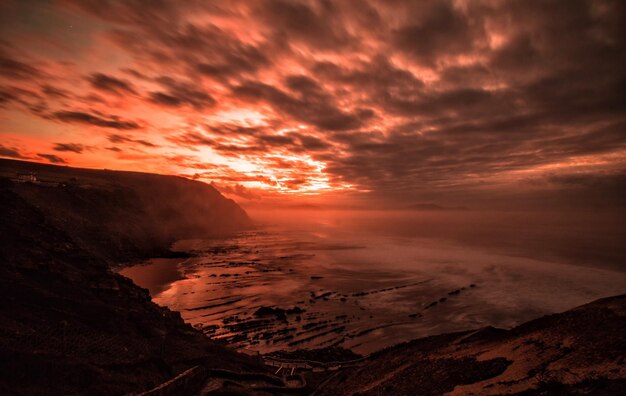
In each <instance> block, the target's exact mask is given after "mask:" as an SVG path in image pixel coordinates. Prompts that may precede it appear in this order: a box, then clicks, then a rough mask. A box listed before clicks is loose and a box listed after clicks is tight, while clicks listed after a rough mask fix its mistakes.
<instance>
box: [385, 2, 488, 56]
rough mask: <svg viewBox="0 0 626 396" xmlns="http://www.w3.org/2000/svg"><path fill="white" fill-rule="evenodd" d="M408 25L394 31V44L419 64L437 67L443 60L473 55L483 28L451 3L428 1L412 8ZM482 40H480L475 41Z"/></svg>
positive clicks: (414, 4)
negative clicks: (473, 24)
mask: <svg viewBox="0 0 626 396" xmlns="http://www.w3.org/2000/svg"><path fill="white" fill-rule="evenodd" d="M412 5H413V6H414V7H411V8H412V9H410V14H409V15H408V17H409V18H408V19H409V22H408V23H407V24H406V25H404V26H402V27H400V28H398V29H397V30H395V31H394V32H393V34H392V37H393V43H394V44H395V45H396V47H397V48H398V49H400V50H401V51H403V52H405V53H407V54H409V55H410V56H411V57H413V58H415V60H416V61H418V62H419V63H420V64H422V65H425V66H434V65H435V62H436V61H437V60H439V59H440V58H441V57H442V56H454V55H458V54H464V53H470V52H472V50H473V47H474V41H475V40H479V39H483V37H480V36H481V35H480V33H482V32H481V28H482V26H481V25H477V26H472V20H471V19H470V18H468V16H466V15H465V14H464V13H463V12H462V11H461V10H460V9H458V8H456V7H454V5H453V4H452V2H447V1H427V2H418V3H413V4H412ZM475 36H479V37H475Z"/></svg>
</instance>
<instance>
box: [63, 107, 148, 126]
mask: <svg viewBox="0 0 626 396" xmlns="http://www.w3.org/2000/svg"><path fill="white" fill-rule="evenodd" d="M52 118H53V119H56V120H59V121H63V122H68V123H79V124H89V125H94V126H98V127H102V128H112V129H123V130H126V129H139V128H141V126H140V125H139V124H138V123H137V122H135V121H129V120H124V119H121V118H120V117H118V116H114V115H94V114H89V113H84V112H80V111H57V112H55V113H53V114H52Z"/></svg>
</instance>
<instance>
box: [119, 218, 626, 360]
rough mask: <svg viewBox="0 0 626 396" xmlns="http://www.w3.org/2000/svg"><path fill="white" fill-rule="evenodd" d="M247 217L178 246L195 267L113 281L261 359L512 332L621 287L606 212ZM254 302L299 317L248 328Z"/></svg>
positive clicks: (614, 235) (142, 269)
mask: <svg viewBox="0 0 626 396" xmlns="http://www.w3.org/2000/svg"><path fill="white" fill-rule="evenodd" d="M249 213H250V215H251V217H252V218H253V219H254V220H255V221H256V222H257V223H258V224H259V228H258V229H257V230H254V231H251V232H247V233H242V234H239V235H238V236H236V237H233V238H227V239H209V240H193V241H181V242H179V243H178V244H177V245H176V246H175V248H176V249H180V250H188V251H194V252H196V254H197V257H194V258H191V259H187V260H184V261H183V260H171V259H170V260H167V261H163V260H161V261H152V262H150V263H149V264H148V265H144V266H136V267H131V268H128V269H126V270H125V271H123V272H122V273H123V274H125V275H126V276H129V277H131V278H132V279H133V280H135V282H137V283H138V284H140V285H142V286H144V287H149V288H150V289H151V292H152V294H153V297H154V300H155V302H157V303H159V304H162V305H166V306H169V307H170V308H172V309H175V310H179V311H181V313H182V315H183V317H184V318H185V319H186V320H187V321H189V322H191V323H192V324H194V325H198V326H203V327H204V328H205V329H211V330H210V332H208V335H210V336H212V337H214V338H219V339H223V340H225V341H227V342H229V343H230V344H231V345H233V346H235V347H237V348H245V349H252V350H257V351H260V352H268V351H272V350H281V349H283V350H285V349H298V348H317V347H324V346H330V345H340V346H343V347H346V348H351V349H353V350H355V351H357V352H360V353H370V352H373V351H375V350H378V349H380V348H383V347H386V346H389V345H393V344H396V343H399V342H402V341H407V340H410V339H414V338H418V337H423V336H428V335H433V334H439V333H444V332H450V331H457V330H466V329H473V328H480V327H484V326H487V325H492V326H496V327H503V328H510V327H512V326H515V325H517V324H520V323H523V322H525V321H528V320H530V319H533V318H536V317H539V316H542V315H545V314H549V313H554V312H561V311H565V310H567V309H570V308H572V307H575V306H577V305H581V304H584V303H586V302H589V301H591V300H594V299H597V298H601V297H606V296H610V295H615V294H621V293H624V292H625V291H626V273H625V271H624V267H623V263H624V262H626V261H625V260H624V257H626V255H625V252H624V247H623V246H622V245H623V244H622V243H621V241H623V240H624V230H623V228H622V224H623V222H622V221H621V220H622V219H621V218H620V217H619V216H615V214H614V213H613V214H611V213H604V214H603V213H588V214H585V213H583V214H581V213H576V214H572V213H565V212H563V213H555V212H543V213H542V212H533V213H529V212H526V213H521V212H501V213H494V212H491V213H489V212H475V211H464V210H450V211H447V210H441V211H439V210H436V211H330V210H286V211H278V210H277V211H267V210H265V211H257V210H252V211H249ZM172 268H176V270H177V271H178V274H175V275H172ZM155 272H156V273H161V272H163V273H164V274H165V275H163V276H155ZM181 278H182V279H181ZM262 306H276V307H280V308H284V309H288V308H292V307H296V306H297V307H299V308H302V309H303V310H305V312H304V313H302V314H299V315H297V317H296V315H291V316H288V317H287V318H286V320H285V322H282V321H280V320H272V321H269V322H266V323H262V324H258V323H257V322H259V318H258V317H257V316H255V314H254V313H255V311H256V310H257V309H258V308H259V307H262ZM233 323H236V324H240V323H243V324H245V326H243V328H242V327H241V326H238V325H233ZM253 325H254V326H257V325H258V326H260V327H259V328H256V327H254V326H253ZM246 326H247V327H246ZM250 326H253V327H252V328H250Z"/></svg>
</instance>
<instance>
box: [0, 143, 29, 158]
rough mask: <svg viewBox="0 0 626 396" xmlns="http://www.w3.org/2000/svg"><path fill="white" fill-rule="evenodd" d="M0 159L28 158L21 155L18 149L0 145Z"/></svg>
mask: <svg viewBox="0 0 626 396" xmlns="http://www.w3.org/2000/svg"><path fill="white" fill-rule="evenodd" d="M0 157H7V158H16V159H27V158H28V156H26V155H24V154H22V153H21V152H20V150H19V149H18V148H15V147H7V146H5V145H2V144H0Z"/></svg>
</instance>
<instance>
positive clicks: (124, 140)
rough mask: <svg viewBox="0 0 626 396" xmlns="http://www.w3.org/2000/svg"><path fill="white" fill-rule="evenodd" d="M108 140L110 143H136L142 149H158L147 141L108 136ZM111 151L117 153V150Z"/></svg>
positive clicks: (128, 137) (124, 136) (122, 136)
mask: <svg viewBox="0 0 626 396" xmlns="http://www.w3.org/2000/svg"><path fill="white" fill-rule="evenodd" d="M108 139H109V141H110V142H111V143H137V144H140V145H142V146H144V147H158V146H157V145H156V144H154V143H150V142H148V141H147V140H144V139H135V138H132V137H130V136H126V135H119V134H110V135H109V136H108ZM113 151H118V150H113Z"/></svg>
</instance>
